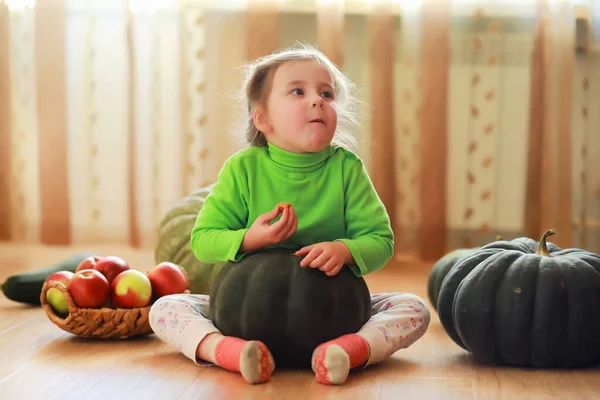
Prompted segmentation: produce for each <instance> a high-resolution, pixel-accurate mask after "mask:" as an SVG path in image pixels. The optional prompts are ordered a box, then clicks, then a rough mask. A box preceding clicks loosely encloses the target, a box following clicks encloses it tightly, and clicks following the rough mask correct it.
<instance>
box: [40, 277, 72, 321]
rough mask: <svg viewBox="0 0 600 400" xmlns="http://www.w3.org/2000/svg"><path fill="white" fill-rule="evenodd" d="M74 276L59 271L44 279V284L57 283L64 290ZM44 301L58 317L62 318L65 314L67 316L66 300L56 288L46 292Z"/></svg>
mask: <svg viewBox="0 0 600 400" xmlns="http://www.w3.org/2000/svg"><path fill="white" fill-rule="evenodd" d="M74 275H75V274H74V273H72V272H71V271H59V272H55V273H53V274H51V275H50V276H48V277H47V278H46V282H50V281H54V282H59V283H61V284H62V285H63V286H64V287H65V288H66V287H67V286H68V285H69V282H70V281H71V279H72V278H73V276H74ZM46 301H47V302H48V304H50V307H52V309H53V310H54V312H55V313H56V314H57V315H58V316H60V317H64V316H66V315H67V314H69V307H68V305H67V299H66V298H65V295H64V294H63V292H61V291H60V290H58V289H57V288H49V289H48V290H47V291H46Z"/></svg>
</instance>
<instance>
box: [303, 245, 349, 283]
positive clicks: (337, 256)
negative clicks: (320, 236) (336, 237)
mask: <svg viewBox="0 0 600 400" xmlns="http://www.w3.org/2000/svg"><path fill="white" fill-rule="evenodd" d="M294 255H296V256H306V257H304V259H303V260H302V261H301V262H300V266H301V267H306V266H309V267H311V268H319V270H321V271H323V272H325V274H326V275H328V276H335V275H337V274H338V273H339V272H340V271H341V270H342V267H343V266H344V264H351V263H353V262H354V259H353V258H352V253H350V249H348V246H346V245H345V244H344V243H343V242H321V243H316V244H313V245H310V246H306V247H303V248H301V249H300V250H298V251H297V252H295V253H294Z"/></svg>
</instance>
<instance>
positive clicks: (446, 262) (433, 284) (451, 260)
mask: <svg viewBox="0 0 600 400" xmlns="http://www.w3.org/2000/svg"><path fill="white" fill-rule="evenodd" d="M478 249H479V248H478V247H476V248H473V249H456V250H453V251H451V252H450V253H448V254H446V255H445V256H443V257H442V258H440V259H439V260H437V261H436V262H435V264H433V267H431V271H430V272H429V278H428V280H427V297H429V301H430V302H431V305H432V306H433V309H434V310H436V311H437V302H438V296H439V294H440V288H441V287H442V282H443V281H444V278H445V277H446V275H447V274H448V272H449V271H450V270H451V269H452V267H454V265H455V264H456V263H457V261H458V260H460V259H461V258H463V257H465V256H467V255H469V254H471V253H472V252H474V251H476V250H478Z"/></svg>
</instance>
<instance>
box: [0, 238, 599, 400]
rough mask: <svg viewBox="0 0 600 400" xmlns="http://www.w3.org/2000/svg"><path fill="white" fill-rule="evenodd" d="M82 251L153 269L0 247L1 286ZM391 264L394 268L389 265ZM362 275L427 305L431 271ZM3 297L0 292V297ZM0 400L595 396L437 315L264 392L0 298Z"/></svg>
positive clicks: (281, 379) (574, 376) (150, 346)
mask: <svg viewBox="0 0 600 400" xmlns="http://www.w3.org/2000/svg"><path fill="white" fill-rule="evenodd" d="M80 250H93V251H95V252H98V253H100V254H103V255H110V254H114V255H120V256H122V257H124V258H125V259H126V260H128V261H129V262H130V263H131V264H132V266H134V267H136V268H140V269H147V268H150V267H152V266H153V258H152V253H151V252H149V251H134V250H131V249H128V248H122V247H114V246H113V247H107V246H95V247H93V248H92V247H86V248H82V247H78V248H52V247H31V246H19V245H14V244H0V281H3V280H4V279H6V277H8V276H9V275H11V274H13V273H18V272H22V271H26V270H32V269H37V268H40V267H42V266H46V265H49V264H52V263H54V262H56V261H59V260H61V259H63V258H66V257H68V256H70V255H72V254H74V253H75V252H77V251H80ZM396 264H397V265H396ZM396 264H394V265H391V266H390V267H389V268H386V270H384V271H381V272H378V273H375V274H372V275H371V276H368V277H367V282H368V284H369V287H370V289H371V291H372V292H387V291H408V292H412V293H415V294H417V295H420V296H421V297H423V298H426V290H425V289H426V280H427V273H428V270H429V266H427V265H425V266H423V265H421V266H419V265H414V264H412V266H411V265H409V264H407V265H404V264H402V263H396ZM0 296H1V295H0ZM0 315H1V316H2V317H1V318H0V399H2V400H9V399H18V400H30V399H31V400H38V399H40V400H41V399H61V400H64V399H82V398H85V399H86V400H91V399H99V400H106V399H128V400H130V399H132V398H140V399H145V400H146V399H161V400H166V399H210V400H213V399H261V400H262V399H286V400H287V399H361V400H362V399H365V400H366V399H399V398H403V399H445V400H446V399H447V400H449V399H486V400H491V399H528V400H531V399H550V398H555V399H561V400H563V399H577V400H583V399H599V398H600V374H599V372H598V369H594V370H576V371H543V370H542V371H536V370H528V369H520V368H496V367H492V366H487V365H478V364H476V363H475V362H474V361H473V359H472V357H471V356H470V355H469V354H467V353H466V352H465V351H463V350H462V349H460V348H459V347H458V346H456V345H455V344H454V343H453V342H452V341H451V340H450V339H449V337H448V336H447V335H446V334H445V332H444V330H443V328H442V326H441V325H440V323H439V320H438V317H437V314H435V313H433V315H432V323H431V325H430V328H429V330H428V331H427V333H426V334H425V336H424V337H423V338H422V339H421V340H420V341H418V342H417V343H416V344H414V345H413V346H412V347H410V348H408V349H405V350H401V351H399V352H397V353H396V354H395V355H394V356H393V357H392V358H390V359H389V360H387V361H385V362H384V363H383V364H381V365H377V366H373V367H369V368H367V369H366V370H364V371H362V372H361V373H360V374H353V375H351V376H350V377H349V379H348V381H347V383H346V384H345V385H344V386H341V387H331V386H324V385H321V384H318V383H317V382H316V381H315V380H314V377H313V374H312V371H310V370H306V371H290V370H287V371H280V370H277V371H275V373H274V375H273V377H272V380H271V381H270V382H269V383H266V384H262V385H255V386H251V385H248V384H246V383H245V382H244V381H243V379H242V378H241V376H239V375H237V374H234V373H230V372H227V371H224V370H221V369H219V368H218V367H198V366H196V365H194V364H193V363H192V362H191V361H190V360H189V359H187V358H185V357H184V356H183V355H181V354H180V353H178V352H177V351H176V350H175V349H174V348H172V347H170V346H169V345H167V344H165V343H163V342H162V341H160V340H158V339H157V338H156V337H155V336H154V335H152V336H148V337H145V338H143V339H137V340H126V341H103V340H87V339H80V338H77V337H75V336H72V335H70V334H68V333H66V332H64V331H62V330H61V329H59V328H58V327H56V326H55V325H53V324H52V323H51V322H50V320H49V319H48V318H47V317H46V314H45V313H44V312H43V310H42V308H34V307H26V306H22V305H20V304H17V303H14V302H11V301H9V300H7V299H6V298H4V297H3V296H2V298H1V299H0Z"/></svg>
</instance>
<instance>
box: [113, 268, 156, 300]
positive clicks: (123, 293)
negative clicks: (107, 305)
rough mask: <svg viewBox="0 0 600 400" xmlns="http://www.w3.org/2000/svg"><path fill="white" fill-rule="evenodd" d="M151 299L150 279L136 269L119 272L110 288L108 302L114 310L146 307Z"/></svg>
mask: <svg viewBox="0 0 600 400" xmlns="http://www.w3.org/2000/svg"><path fill="white" fill-rule="evenodd" d="M151 297H152V284H151V283H150V279H148V277H147V276H146V274H144V273H143V272H141V271H138V270H136V269H128V270H127V271H123V272H121V273H120V274H119V275H117V276H116V277H115V279H113V281H112V284H111V286H110V302H111V304H112V306H113V307H115V308H135V307H146V306H147V305H148V304H150V300H151Z"/></svg>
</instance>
